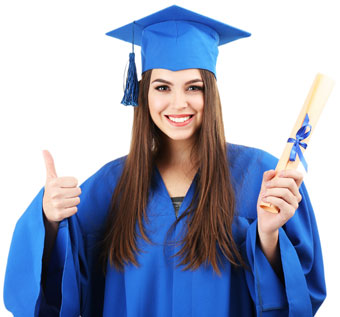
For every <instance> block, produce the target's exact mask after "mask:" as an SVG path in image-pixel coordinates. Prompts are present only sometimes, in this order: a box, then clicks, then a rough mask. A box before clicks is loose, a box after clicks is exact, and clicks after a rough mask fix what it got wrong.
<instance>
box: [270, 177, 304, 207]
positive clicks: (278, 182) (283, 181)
mask: <svg viewBox="0 0 340 317" xmlns="http://www.w3.org/2000/svg"><path fill="white" fill-rule="evenodd" d="M265 187H266V189H269V188H275V187H276V188H288V189H289V190H290V191H291V192H292V193H293V195H294V196H295V197H296V198H297V199H298V201H300V200H301V195H300V192H299V188H298V186H297V184H296V182H295V180H294V179H293V178H288V177H287V178H284V177H276V178H274V179H272V180H270V181H269V182H267V183H266V184H265Z"/></svg>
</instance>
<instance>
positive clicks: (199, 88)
mask: <svg viewBox="0 0 340 317" xmlns="http://www.w3.org/2000/svg"><path fill="white" fill-rule="evenodd" d="M188 90H189V91H203V90H204V88H203V86H190V87H189V88H188Z"/></svg>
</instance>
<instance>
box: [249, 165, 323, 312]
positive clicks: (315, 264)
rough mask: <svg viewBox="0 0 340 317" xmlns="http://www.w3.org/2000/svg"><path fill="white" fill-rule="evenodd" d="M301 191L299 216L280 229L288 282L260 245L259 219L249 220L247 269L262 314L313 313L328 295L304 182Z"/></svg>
mask: <svg viewBox="0 0 340 317" xmlns="http://www.w3.org/2000/svg"><path fill="white" fill-rule="evenodd" d="M268 169H269V168H268ZM265 170H266V169H265ZM260 173H263V171H261V172H260ZM258 176H260V175H257V177H258ZM261 179H262V174H261ZM300 193H301V195H302V201H301V202H300V205H299V208H298V209H297V210H296V212H295V215H294V216H293V217H292V218H291V219H290V220H289V221H288V222H287V223H286V224H285V225H284V226H283V227H282V228H280V229H279V248H280V255H281V262H282V268H283V274H284V284H283V283H282V282H281V281H280V279H279V278H278V277H277V275H276V273H275V272H274V270H273V269H272V267H271V265H270V264H269V262H268V261H267V259H266V257H265V255H264V254H263V252H262V250H261V248H260V246H259V243H258V238H257V220H256V218H253V219H252V220H249V223H250V225H249V227H248V230H247V233H246V240H245V245H244V248H245V251H244V252H245V253H246V254H245V256H246V258H247V261H248V265H249V269H248V270H245V272H246V279H247V283H248V288H249V291H250V294H251V296H252V298H253V301H254V303H255V305H256V311H257V315H258V316H312V315H314V314H315V313H316V312H317V310H318V308H319V307H320V305H321V304H322V302H323V301H324V299H325V297H326V286H325V279H324V269H323V260H322V252H321V245H320V240H319V234H318V229H317V225H316V220H315V216H314V212H313V208H312V206H311V203H310V200H309V197H308V193H307V190H306V187H305V185H304V183H303V184H302V185H301V187H300ZM253 202H254V201H253Z"/></svg>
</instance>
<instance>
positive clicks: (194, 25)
mask: <svg viewBox="0 0 340 317" xmlns="http://www.w3.org/2000/svg"><path fill="white" fill-rule="evenodd" d="M106 35H109V36H112V37H115V38H118V39H120V40H123V41H126V42H129V43H132V53H130V57H129V69H128V75H127V79H126V85H125V92H124V98H123V100H122V104H124V105H133V106H137V105H138V79H137V72H136V65H135V61H134V60H135V54H134V45H135V44H136V45H140V46H141V54H142V73H144V72H145V71H147V70H149V69H154V68H164V69H168V70H172V71H177V70H182V69H189V68H201V69H206V70H209V71H211V72H212V73H213V74H214V75H215V77H216V60H217V55H218V46H219V45H223V44H226V43H229V42H232V41H235V40H237V39H239V38H242V37H248V36H250V33H248V32H245V31H242V30H240V29H237V28H235V27H232V26H230V25H227V24H224V23H222V22H219V21H216V20H214V19H211V18H208V17H206V16H203V15H201V14H198V13H195V12H193V11H189V10H187V9H184V8H181V7H179V6H176V5H173V6H170V7H168V8H165V9H163V10H161V11H158V12H156V13H153V14H151V15H148V16H146V17H144V18H142V19H140V20H137V21H134V22H132V23H130V24H127V25H125V26H123V27H120V28H118V29H115V30H113V31H110V32H108V33H106Z"/></svg>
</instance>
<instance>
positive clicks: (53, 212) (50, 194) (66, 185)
mask: <svg viewBox="0 0 340 317" xmlns="http://www.w3.org/2000/svg"><path fill="white" fill-rule="evenodd" d="M43 156H44V160H45V166H46V184H45V192H44V197H43V210H44V214H45V217H46V218H47V220H48V221H50V222H60V221H62V220H63V219H65V218H68V217H70V216H72V215H74V214H75V213H76V212H77V211H78V208H77V205H78V204H79V203H80V198H79V195H80V193H81V189H80V187H77V185H78V181H77V179H76V178H74V177H58V176H57V172H56V170H55V166H54V161H53V157H52V155H51V154H50V152H48V151H46V150H44V151H43Z"/></svg>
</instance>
